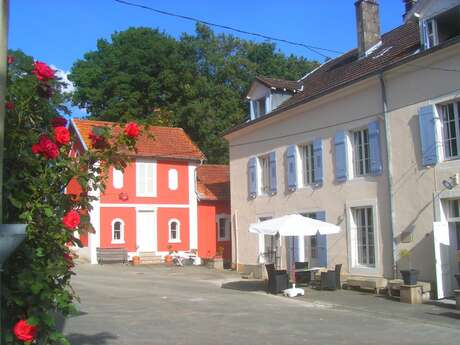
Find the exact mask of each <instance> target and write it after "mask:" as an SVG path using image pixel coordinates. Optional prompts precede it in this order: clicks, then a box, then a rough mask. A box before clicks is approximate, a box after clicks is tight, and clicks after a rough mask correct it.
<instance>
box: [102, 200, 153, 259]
mask: <svg viewBox="0 0 460 345" xmlns="http://www.w3.org/2000/svg"><path fill="white" fill-rule="evenodd" d="M116 218H119V219H121V220H123V222H124V223H125V243H124V244H112V221H113V220H114V219H116ZM152 231H153V229H152ZM101 247H103V248H111V247H125V248H126V249H127V250H128V251H129V252H135V251H136V250H137V248H136V209H135V208H134V207H101Z"/></svg>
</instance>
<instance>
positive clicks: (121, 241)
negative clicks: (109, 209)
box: [111, 218, 125, 244]
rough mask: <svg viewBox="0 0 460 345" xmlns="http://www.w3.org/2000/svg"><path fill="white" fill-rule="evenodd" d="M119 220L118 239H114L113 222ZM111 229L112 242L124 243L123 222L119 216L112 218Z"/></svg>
mask: <svg viewBox="0 0 460 345" xmlns="http://www.w3.org/2000/svg"><path fill="white" fill-rule="evenodd" d="M117 222H119V223H120V230H119V231H120V239H115V223H117ZM111 229H112V237H111V238H112V240H111V243H112V244H124V243H125V222H124V221H123V219H121V218H115V219H113V220H112V223H111Z"/></svg>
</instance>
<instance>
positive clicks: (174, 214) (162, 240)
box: [157, 208, 190, 251]
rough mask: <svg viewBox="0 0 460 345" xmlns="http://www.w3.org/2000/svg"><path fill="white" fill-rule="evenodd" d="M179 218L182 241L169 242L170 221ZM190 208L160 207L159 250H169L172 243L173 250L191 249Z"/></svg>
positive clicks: (158, 225)
mask: <svg viewBox="0 0 460 345" xmlns="http://www.w3.org/2000/svg"><path fill="white" fill-rule="evenodd" d="M171 219H177V220H179V222H180V240H181V242H180V243H169V242H168V241H169V228H168V222H169V221H170V220H171ZM189 223H190V222H189V209H188V208H159V209H158V214H157V227H158V232H157V234H158V236H157V242H158V251H168V246H169V245H171V247H172V250H190V228H189Z"/></svg>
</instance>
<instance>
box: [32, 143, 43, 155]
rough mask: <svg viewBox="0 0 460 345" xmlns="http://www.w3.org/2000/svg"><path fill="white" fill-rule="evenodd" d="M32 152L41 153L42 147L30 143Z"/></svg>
mask: <svg viewBox="0 0 460 345" xmlns="http://www.w3.org/2000/svg"><path fill="white" fill-rule="evenodd" d="M32 153H33V154H39V153H42V147H41V146H40V144H33V145H32Z"/></svg>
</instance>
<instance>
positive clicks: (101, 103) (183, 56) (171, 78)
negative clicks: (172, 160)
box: [69, 24, 317, 163]
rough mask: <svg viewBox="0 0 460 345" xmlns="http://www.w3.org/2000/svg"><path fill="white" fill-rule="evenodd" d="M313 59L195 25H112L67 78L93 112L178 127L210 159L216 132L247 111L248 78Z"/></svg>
mask: <svg viewBox="0 0 460 345" xmlns="http://www.w3.org/2000/svg"><path fill="white" fill-rule="evenodd" d="M316 65H317V62H315V61H309V60H306V59H304V58H302V57H296V56H293V55H290V56H286V55H284V54H282V53H281V52H279V51H277V50H276V46H275V45H274V44H272V43H255V42H252V41H247V40H243V39H240V38H236V37H234V36H232V35H227V34H220V35H216V34H214V32H213V31H212V30H211V29H210V28H209V27H207V26H205V25H200V24H199V25H197V27H196V33H195V34H194V35H188V34H183V35H182V36H181V37H180V39H178V40H176V39H174V38H172V37H170V36H168V35H166V34H165V33H162V32H160V31H158V30H153V29H150V28H130V29H128V30H126V31H123V32H116V33H114V34H113V35H112V37H111V41H108V40H104V39H100V40H98V43H97V49H96V50H95V51H92V52H88V53H86V54H85V56H84V58H83V59H82V60H78V61H77V62H76V63H75V64H74V65H73V67H72V70H71V75H70V77H69V78H70V80H72V81H73V82H74V83H75V86H76V91H75V93H74V95H73V102H74V104H76V105H78V106H80V107H84V108H86V109H87V110H88V112H89V113H90V114H91V116H92V117H93V118H96V119H102V120H112V121H119V120H131V119H139V118H143V119H151V120H153V121H154V122H156V123H159V124H161V125H167V126H179V127H182V128H184V129H185V131H186V132H187V133H188V134H189V135H190V136H191V138H192V140H194V141H195V142H196V143H197V144H198V145H199V147H200V148H201V149H202V150H203V151H204V153H205V154H206V156H207V157H208V160H209V162H212V163H223V162H226V161H227V160H228V153H227V152H228V148H227V144H226V142H225V140H224V139H223V138H222V137H221V133H222V131H224V130H226V129H228V128H230V127H232V126H234V125H235V124H237V123H239V122H241V121H242V120H243V119H244V118H245V117H246V116H247V114H248V106H247V103H246V102H245V101H244V95H245V93H246V92H247V90H248V88H249V86H250V83H251V82H252V80H253V79H254V77H255V76H256V75H266V76H270V77H274V78H281V79H290V80H296V79H298V78H299V77H300V76H302V75H304V74H305V73H307V72H308V71H310V70H311V69H313V68H314V67H316ZM155 110H156V111H155Z"/></svg>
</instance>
